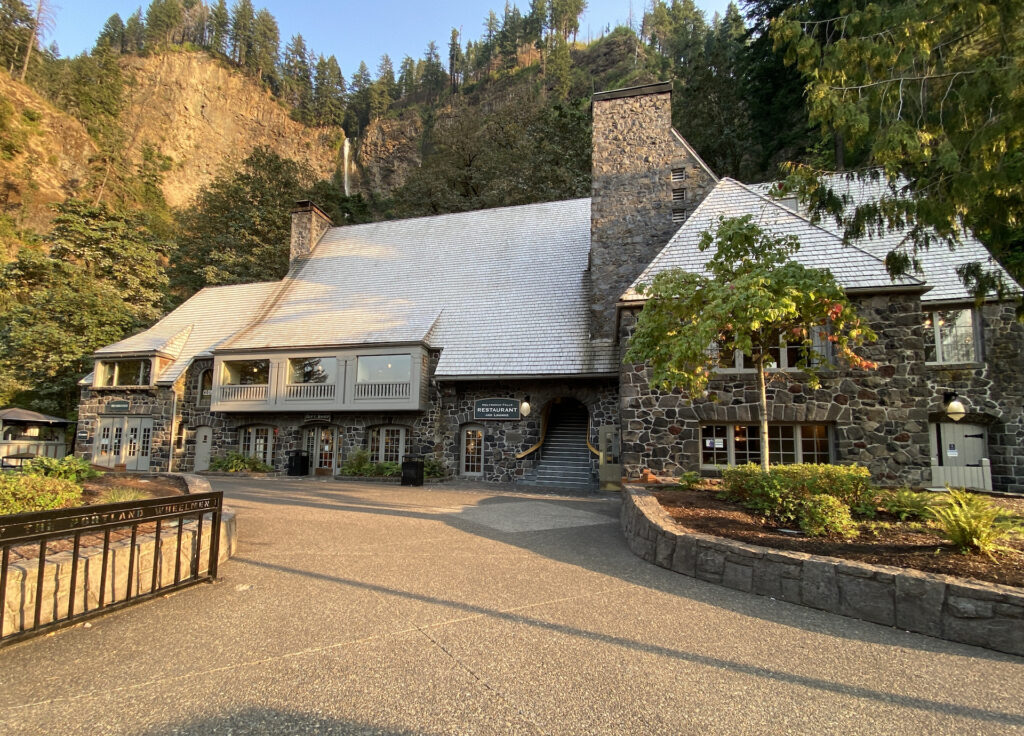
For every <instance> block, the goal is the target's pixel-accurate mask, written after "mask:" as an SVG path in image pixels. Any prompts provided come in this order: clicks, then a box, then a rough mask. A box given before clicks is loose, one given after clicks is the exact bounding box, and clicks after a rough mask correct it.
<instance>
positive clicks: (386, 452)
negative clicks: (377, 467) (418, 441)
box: [368, 427, 408, 463]
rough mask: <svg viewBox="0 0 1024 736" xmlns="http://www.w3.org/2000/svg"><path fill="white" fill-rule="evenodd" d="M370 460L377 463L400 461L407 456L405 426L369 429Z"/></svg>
mask: <svg viewBox="0 0 1024 736" xmlns="http://www.w3.org/2000/svg"><path fill="white" fill-rule="evenodd" d="M368 439H369V445H370V460H371V461H373V462H375V463H400V462H402V459H403V458H404V457H405V452H406V440H407V439H408V437H407V432H406V428H405V427H373V428H372V429H371V430H370V431H369V437H368Z"/></svg>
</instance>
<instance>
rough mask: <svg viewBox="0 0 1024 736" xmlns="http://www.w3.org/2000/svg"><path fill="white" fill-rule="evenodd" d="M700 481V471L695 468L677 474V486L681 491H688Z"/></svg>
mask: <svg viewBox="0 0 1024 736" xmlns="http://www.w3.org/2000/svg"><path fill="white" fill-rule="evenodd" d="M698 483H700V473H698V472H697V471H696V470H687V471H686V472H685V473H683V474H682V475H680V476H679V481H678V488H679V490H681V491H690V490H693V489H694V488H696V487H697V484H698Z"/></svg>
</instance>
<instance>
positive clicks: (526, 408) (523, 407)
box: [519, 401, 530, 417]
mask: <svg viewBox="0 0 1024 736" xmlns="http://www.w3.org/2000/svg"><path fill="white" fill-rule="evenodd" d="M519 413H520V414H522V415H523V416H524V417H528V416H530V402H529V401H524V402H523V403H522V404H520V405H519Z"/></svg>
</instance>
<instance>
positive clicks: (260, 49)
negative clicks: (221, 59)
mask: <svg viewBox="0 0 1024 736" xmlns="http://www.w3.org/2000/svg"><path fill="white" fill-rule="evenodd" d="M280 40H281V39H280V33H279V31H278V29H277V21H276V20H275V19H274V16H272V15H271V14H270V12H269V11H268V10H267V9H266V8H260V10H259V12H258V13H256V18H255V20H254V21H253V45H252V53H251V54H249V56H248V58H247V59H246V68H247V69H248V70H249V71H251V72H252V73H253V74H255V75H256V78H257V79H259V80H260V81H261V82H263V83H264V84H266V85H268V86H269V87H270V89H271V91H272V92H275V93H276V92H277V56H278V46H279V44H280ZM307 68H308V63H307Z"/></svg>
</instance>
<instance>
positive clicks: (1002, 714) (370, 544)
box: [0, 479, 1024, 736]
mask: <svg viewBox="0 0 1024 736" xmlns="http://www.w3.org/2000/svg"><path fill="white" fill-rule="evenodd" d="M214 486H215V488H219V489H223V490H224V491H225V492H226V495H227V499H228V500H227V503H228V505H229V506H230V507H232V508H233V509H234V510H235V511H236V512H237V513H238V529H239V537H240V541H239V547H238V552H237V554H236V555H235V557H234V558H233V559H232V560H230V561H229V562H227V563H225V564H224V565H223V566H222V567H221V578H220V580H219V581H218V582H217V583H215V584H205V585H198V586H194V587H192V588H189V589H187V590H183V591H180V592H178V593H176V594H173V595H170V596H167V597H164V598H159V599H156V600H153V601H150V602H147V603H142V604H139V605H137V606H134V607H131V608H128V609H124V610H121V611H118V612H115V613H113V614H110V615H108V616H105V617H101V618H99V619H95V620H93V621H92V622H91V625H89V626H86V625H78V626H75V627H72V628H69V629H65V630H63V631H60V632H57V633H55V634H52V635H49V636H46V637H41V638H37V639H34V640H30V641H27V642H24V643H21V644H18V645H15V646H12V647H10V648H7V649H5V650H0V734H18V735H19V736H20V735H21V734H26V735H31V734H61V735H62V736H70V735H72V734H88V735H89V736H96V735H99V734H133V735H136V734H140V735H143V736H156V735H158V734H159V735H161V736H162V735H164V734H195V735H196V736H200V735H202V736H205V735H207V734H232V735H234V736H241V735H243V734H254V735H256V734H260V735H264V734H343V733H344V734H347V733H359V734H363V733H365V734H520V733H521V734H698V733H699V734H712V733H722V734H782V733H793V734H805V733H806V734H897V733H898V734H915V735H918V734H958V735H962V734H986V733H991V734H1010V733H1024V659H1022V658H1019V657H1014V656H1012V655H1006V654H998V653H996V652H990V651H987V650H984V649H977V648H974V647H968V646H963V645H958V644H953V643H950V642H945V641H941V640H938V639H932V638H929V637H926V636H920V635H917V634H910V633H907V632H904V631H900V630H898V629H892V628H886V627H882V626H877V625H874V624H870V623H866V622H863V621H855V620H852V619H847V618H843V617H839V616H834V615H831V614H827V613H823V612H820V611H814V610H811V609H807V608H803V607H800V606H794V605H790V604H788V603H784V602H781V601H775V600H772V599H770V598H763V597H758V596H753V595H747V594H743V593H739V592H737V591H732V590H729V589H725V588H720V587H717V586H714V585H711V584H708V583H704V582H701V581H698V580H693V579H690V578H687V577H684V576H681V575H677V574H675V573H672V572H670V571H667V570H663V569H661V568H657V567H654V566H652V565H649V564H647V563H645V562H643V561H642V560H640V559H639V558H637V557H635V556H634V555H632V554H631V553H630V552H629V550H628V549H627V548H626V546H625V543H624V541H623V539H622V534H621V531H620V530H619V526H618V510H619V499H618V497H616V496H614V495H594V496H564V497H563V496H556V495H530V494H522V493H515V492H510V491H508V490H504V489H497V488H490V487H487V486H484V485H476V486H471V485H465V486H449V485H439V486H427V487H424V488H402V487H399V486H395V485H385V484H364V483H339V482H336V481H332V480H318V479H302V480H295V479H291V480H285V479H277V480H259V481H256V480H242V479H230V480H222V479H216V480H214Z"/></svg>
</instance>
